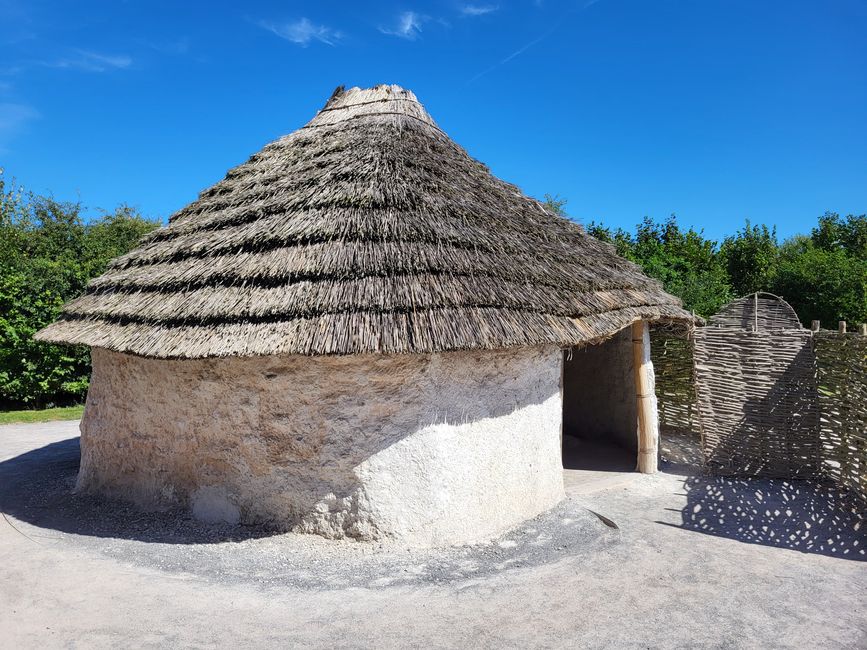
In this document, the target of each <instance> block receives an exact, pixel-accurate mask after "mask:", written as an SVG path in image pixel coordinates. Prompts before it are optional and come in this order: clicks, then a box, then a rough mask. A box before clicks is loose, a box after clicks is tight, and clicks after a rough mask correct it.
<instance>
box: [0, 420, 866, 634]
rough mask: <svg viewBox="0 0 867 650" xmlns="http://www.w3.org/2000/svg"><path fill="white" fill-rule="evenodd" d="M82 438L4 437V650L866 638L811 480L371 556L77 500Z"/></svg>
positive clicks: (71, 428) (681, 484)
mask: <svg viewBox="0 0 867 650" xmlns="http://www.w3.org/2000/svg"><path fill="white" fill-rule="evenodd" d="M76 434H77V431H76V424H75V423H46V424H39V425H21V426H6V427H0V506H2V510H3V511H4V512H5V513H6V517H7V519H8V522H7V521H0V646H3V647H40V648H44V647H86V648H94V647H110V646H111V647H116V646H120V645H133V646H134V647H178V646H194V647H215V646H220V647H265V646H269V645H270V646H274V645H280V646H282V647H286V646H292V645H305V646H315V647H371V646H379V647H391V646H399V647H414V646H419V647H422V646H423V647H455V646H460V647H465V646H474V647H476V648H487V647H496V648H502V647H507V648H508V647H515V648H526V647H611V648H631V647H720V648H723V647H725V648H731V647H757V648H758V647H761V648H774V647H852V648H855V647H864V646H865V644H867V612H865V605H867V595H865V590H864V588H863V586H864V581H865V578H867V572H865V568H867V564H865V563H864V562H862V561H860V560H861V559H863V558H864V553H863V552H862V551H863V550H864V546H865V544H867V541H865V534H864V530H863V528H858V527H857V522H856V521H855V520H853V519H851V518H849V517H848V516H846V515H845V514H844V513H843V512H842V511H841V510H840V509H839V508H838V507H837V506H836V504H835V503H834V502H833V499H832V498H831V497H829V495H827V493H825V492H823V491H819V490H816V489H813V488H811V487H810V486H807V485H803V484H792V483H782V482H770V481H765V482H757V481H755V482H741V483H739V482H736V481H719V480H714V479H705V478H702V477H689V476H678V475H675V474H667V473H661V474H658V475H656V476H653V477H638V478H637V479H636V480H633V481H630V482H629V483H628V484H627V485H626V486H622V487H615V488H612V489H609V490H605V491H602V492H595V493H591V494H580V495H575V496H573V498H572V499H571V500H570V501H569V502H567V503H566V504H564V506H563V507H562V508H561V509H558V511H556V512H554V513H551V514H549V515H547V516H545V517H542V518H540V519H539V520H538V521H536V522H531V523H530V524H528V525H526V526H524V527H522V529H521V530H518V531H514V532H513V533H511V534H509V535H506V536H504V537H503V538H501V539H500V540H498V541H496V542H494V543H492V544H489V545H486V546H482V547H477V548H473V549H462V550H458V551H452V552H448V553H431V552H422V551H409V550H407V549H399V548H366V549H365V550H364V551H363V552H361V553H359V549H358V548H357V546H356V547H352V546H351V545H346V544H343V545H341V544H335V543H331V542H325V541H323V540H318V539H308V538H304V539H300V540H299V539H298V538H297V537H293V536H276V537H275V536H267V535H264V534H260V533H259V532H257V531H250V530H247V531H244V530H235V531H230V530H224V529H209V528H201V527H199V528H196V527H195V526H196V525H195V524H193V523H191V522H187V524H188V525H186V526H178V524H177V520H176V519H175V518H172V517H169V518H166V517H165V516H160V515H141V513H137V512H136V511H135V510H133V509H126V508H125V507H124V506H122V505H121V504H112V503H105V502H99V501H96V500H88V499H80V498H77V497H75V498H73V497H71V496H69V493H68V487H69V485H70V482H71V480H72V477H74V473H75V461H76V454H77V442H76V441H75V440H74V438H75V436H76ZM64 441H65V442H64ZM35 450H38V451H35ZM585 507H586V508H589V509H592V510H593V511H595V512H598V513H600V514H603V515H604V516H605V517H607V518H609V519H611V520H613V521H614V522H615V523H616V524H617V525H618V527H619V529H617V530H614V529H612V528H609V527H608V526H606V525H604V524H602V523H601V522H600V521H599V520H598V519H597V518H596V517H595V516H593V515H591V514H590V513H589V512H588V511H587V510H586V509H585ZM173 522H174V523H173ZM807 524H809V527H807ZM230 537H231V538H232V539H233V540H234V541H226V540H227V539H228V538H230ZM829 540H830V542H829Z"/></svg>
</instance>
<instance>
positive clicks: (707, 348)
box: [695, 327, 822, 478]
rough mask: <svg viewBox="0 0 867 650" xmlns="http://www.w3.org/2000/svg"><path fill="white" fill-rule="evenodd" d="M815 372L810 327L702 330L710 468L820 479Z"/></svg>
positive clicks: (701, 385)
mask: <svg viewBox="0 0 867 650" xmlns="http://www.w3.org/2000/svg"><path fill="white" fill-rule="evenodd" d="M815 369H816V366H815V358H814V356H813V350H812V346H811V333H810V332H809V331H808V330H803V329H768V330H761V329H760V330H759V331H748V330H743V329H736V328H725V327H723V328H719V327H707V328H703V329H700V330H698V331H697V332H696V336H695V376H696V391H697V394H698V405H699V420H700V426H701V432H702V440H703V447H704V452H705V460H706V463H707V465H708V467H709V468H710V469H711V470H712V471H715V472H716V473H720V474H728V475H739V476H768V477H787V478H795V477H798V478H805V477H817V476H819V475H820V474H821V470H822V462H821V458H822V443H821V439H820V437H819V429H818V400H817V396H816V383H815Z"/></svg>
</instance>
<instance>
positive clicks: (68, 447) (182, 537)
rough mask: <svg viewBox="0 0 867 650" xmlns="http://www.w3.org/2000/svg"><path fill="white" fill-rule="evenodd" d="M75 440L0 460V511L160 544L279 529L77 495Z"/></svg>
mask: <svg viewBox="0 0 867 650" xmlns="http://www.w3.org/2000/svg"><path fill="white" fill-rule="evenodd" d="M78 440H79V439H78V437H75V438H70V439H69V440H62V441H60V442H55V443H52V444H50V445H46V446H45V447H41V448H39V449H34V450H33V451H29V452H27V453H24V454H21V455H20V456H16V457H15V458H11V459H9V460H6V461H3V462H2V463H0V512H3V513H4V514H5V515H11V516H12V517H14V518H15V519H18V520H19V521H23V522H26V523H28V524H31V525H33V526H37V527H39V528H43V529H51V530H56V531H61V532H64V533H71V534H76V535H87V536H92V537H111V538H123V539H132V540H137V541H143V542H157V543H163V544H216V543H220V542H229V541H233V542H234V541H237V542H239V541H243V540H247V539H254V538H259V537H267V536H270V535H275V534H278V533H280V532H281V531H278V530H274V529H272V528H267V527H262V526H242V525H236V526H232V525H222V524H204V523H202V522H199V521H197V520H196V519H193V518H192V517H191V516H190V515H189V513H188V512H187V511H186V510H181V509H173V510H160V511H151V512H148V511H143V510H141V509H140V508H139V507H138V506H136V505H134V504H131V503H128V502H126V501H120V500H116V499H107V498H104V497H99V496H93V495H86V494H77V493H75V492H74V491H73V488H74V487H75V478H76V475H77V474H78V464H79V457H80V453H79V445H78ZM10 524H11V522H10ZM19 532H21V531H19ZM22 534H26V533H22Z"/></svg>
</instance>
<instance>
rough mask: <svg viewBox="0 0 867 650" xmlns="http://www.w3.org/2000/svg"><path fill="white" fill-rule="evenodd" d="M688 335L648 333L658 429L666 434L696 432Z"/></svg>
mask: <svg viewBox="0 0 867 650" xmlns="http://www.w3.org/2000/svg"><path fill="white" fill-rule="evenodd" d="M688 336H689V333H688V332H686V331H683V330H682V329H681V330H674V331H673V330H671V329H669V328H664V327H655V328H653V329H652V330H651V332H650V355H651V360H652V361H653V370H654V373H655V375H656V400H657V404H658V409H659V428H660V431H661V432H662V433H663V434H664V433H666V432H675V431H676V432H683V433H686V432H697V431H698V430H699V424H698V408H697V406H696V398H695V385H694V384H693V377H692V365H693V361H692V341H691V340H690V339H689V338H688Z"/></svg>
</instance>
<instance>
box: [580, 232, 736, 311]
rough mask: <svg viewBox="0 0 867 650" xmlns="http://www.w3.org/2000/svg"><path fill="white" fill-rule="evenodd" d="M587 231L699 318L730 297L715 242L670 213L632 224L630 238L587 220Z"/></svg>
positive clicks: (626, 234)
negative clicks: (683, 225)
mask: <svg viewBox="0 0 867 650" xmlns="http://www.w3.org/2000/svg"><path fill="white" fill-rule="evenodd" d="M587 230H588V232H589V233H590V234H591V235H593V236H594V237H597V238H599V239H602V240H603V241H608V242H610V243H612V244H614V246H615V248H616V249H617V252H618V254H619V255H621V256H623V257H625V258H627V259H629V260H632V261H633V262H635V263H636V264H638V265H639V266H641V268H642V269H643V270H644V272H645V273H647V274H648V275H649V276H651V277H653V278H656V279H657V280H659V281H661V282H662V285H663V287H665V290H666V291H668V292H669V293H671V294H673V295H675V296H678V297H679V298H680V299H681V300H683V305H684V307H685V308H687V309H691V310H693V311H695V312H696V313H697V314H699V315H701V316H709V315H711V314H714V313H716V311H717V310H718V309H719V308H720V307H722V306H723V305H724V304H725V303H726V302H728V301H729V300H730V299H731V289H730V287H729V284H728V278H727V276H726V270H725V267H724V265H723V263H722V259H721V257H720V256H719V254H718V251H717V244H716V242H715V241H713V240H710V239H706V238H705V237H704V236H703V235H702V233H701V232H698V231H696V230H695V229H693V228H690V229H689V230H686V231H684V230H682V229H681V228H680V226H679V225H678V223H677V217H676V216H675V215H671V216H670V217H669V218H668V219H667V220H665V221H664V222H661V223H656V222H654V221H653V220H652V219H651V218H650V217H645V218H644V220H643V221H642V222H641V223H640V224H639V225H638V226H637V228H636V233H635V236H634V237H633V236H631V235H629V233H627V232H626V231H624V230H622V229H617V230H615V231H614V232H612V231H611V230H609V229H608V228H605V227H604V226H602V225H600V224H597V223H595V222H592V223H591V224H590V225H589V226H588V229H587Z"/></svg>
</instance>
